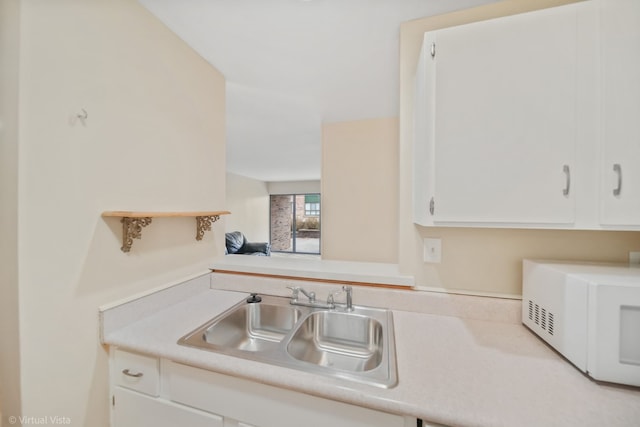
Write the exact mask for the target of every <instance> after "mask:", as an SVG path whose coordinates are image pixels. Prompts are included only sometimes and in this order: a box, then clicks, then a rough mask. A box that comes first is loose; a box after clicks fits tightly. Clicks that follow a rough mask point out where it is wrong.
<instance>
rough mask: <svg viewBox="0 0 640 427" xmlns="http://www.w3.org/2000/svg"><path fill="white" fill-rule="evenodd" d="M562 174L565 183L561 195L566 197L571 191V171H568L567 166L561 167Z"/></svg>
mask: <svg viewBox="0 0 640 427" xmlns="http://www.w3.org/2000/svg"><path fill="white" fill-rule="evenodd" d="M562 172H564V174H565V175H566V181H565V185H564V189H563V190H562V195H563V196H565V197H567V196H569V190H571V169H569V165H564V166H562Z"/></svg>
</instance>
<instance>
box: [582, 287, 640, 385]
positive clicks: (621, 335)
mask: <svg viewBox="0 0 640 427" xmlns="http://www.w3.org/2000/svg"><path fill="white" fill-rule="evenodd" d="M615 282H616V283H605V282H600V283H591V284H590V286H589V306H590V307H589V308H590V310H589V327H588V330H589V333H588V335H589V337H588V343H589V344H588V346H589V351H588V356H587V359H588V361H587V365H588V373H589V375H590V376H591V377H593V378H594V379H596V380H601V381H607V382H616V383H621V384H628V385H633V386H640V281H638V279H637V278H633V277H629V278H628V281H626V282H625V280H621V279H620V278H618V280H616V281H615Z"/></svg>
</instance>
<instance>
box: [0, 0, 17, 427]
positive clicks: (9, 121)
mask: <svg viewBox="0 0 640 427" xmlns="http://www.w3.org/2000/svg"><path fill="white" fill-rule="evenodd" d="M19 22H20V10H19V3H18V1H17V0H3V1H0V236H1V237H0V260H1V261H0V266H1V267H0V426H1V425H2V424H3V421H4V424H5V425H9V423H8V422H7V421H6V417H7V416H8V415H9V414H16V413H19V412H20V375H19V372H20V371H19V366H20V341H19V335H18V334H19V330H18V326H17V325H18V316H19V312H18V228H17V222H18V81H19V80H18V73H19V67H18V62H19V52H18V43H19V33H20V27H19ZM3 414H4V415H3ZM3 417H4V418H3Z"/></svg>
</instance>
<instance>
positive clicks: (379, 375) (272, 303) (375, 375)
mask: <svg viewBox="0 0 640 427" xmlns="http://www.w3.org/2000/svg"><path fill="white" fill-rule="evenodd" d="M290 301H291V300H290V299H289V298H283V297H273V296H262V302H260V303H246V302H244V301H243V302H241V303H239V304H237V305H236V306H234V307H232V308H230V309H229V310H227V311H226V312H224V313H222V314H221V315H219V316H217V317H215V318H213V319H212V320H210V321H209V322H207V323H205V324H204V325H202V326H200V327H198V328H197V329H195V330H194V331H192V332H190V333H189V334H187V335H185V336H184V337H182V338H180V340H179V341H178V344H180V345H186V346H191V347H196V348H199V349H204V350H208V351H213V352H218V353H223V354H228V355H232V356H236V357H241V358H244V359H249V360H255V361H260V362H265V363H271V364H275V365H279V366H285V367H289V368H293V369H297V370H301V371H306V372H313V373H317V374H320V375H328V376H332V377H337V378H343V379H347V380H351V381H357V382H362V383H366V384H370V385H375V386H379V387H385V388H389V387H393V386H395V384H396V383H397V374H396V358H395V342H394V334H393V318H392V314H391V311H389V310H384V309H376V308H370V307H361V306H354V307H353V310H352V311H345V310H344V309H342V308H340V307H338V308H335V309H331V310H329V309H319V308H312V307H301V306H293V305H291V304H290Z"/></svg>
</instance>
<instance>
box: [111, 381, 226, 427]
mask: <svg viewBox="0 0 640 427" xmlns="http://www.w3.org/2000/svg"><path fill="white" fill-rule="evenodd" d="M112 402H113V423H112V425H114V426H117V427H176V426H188V427H224V426H225V424H224V420H223V418H222V417H221V416H218V415H213V414H208V413H206V412H203V411H198V410H195V409H191V408H188V407H186V406H183V405H177V404H175V403H173V402H170V401H167V400H165V399H159V398H154V397H150V396H145V395H144V394H142V393H138V392H135V391H130V390H127V389H125V388H122V387H116V388H115V389H114V391H113V401H112Z"/></svg>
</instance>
